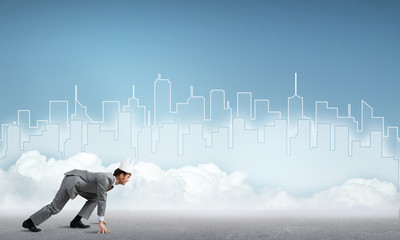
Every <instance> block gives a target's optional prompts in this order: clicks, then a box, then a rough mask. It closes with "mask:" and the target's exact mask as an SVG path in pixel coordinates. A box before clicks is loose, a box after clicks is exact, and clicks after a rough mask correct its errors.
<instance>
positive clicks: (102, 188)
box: [97, 178, 110, 234]
mask: <svg viewBox="0 0 400 240" xmlns="http://www.w3.org/2000/svg"><path fill="white" fill-rule="evenodd" d="M108 185H109V184H108V179H107V178H100V179H99V180H98V182H97V215H98V216H99V232H98V233H102V234H104V233H110V231H109V230H108V229H107V228H106V226H105V223H106V222H105V221H104V215H105V212H106V205H107V189H106V188H107V186H108Z"/></svg>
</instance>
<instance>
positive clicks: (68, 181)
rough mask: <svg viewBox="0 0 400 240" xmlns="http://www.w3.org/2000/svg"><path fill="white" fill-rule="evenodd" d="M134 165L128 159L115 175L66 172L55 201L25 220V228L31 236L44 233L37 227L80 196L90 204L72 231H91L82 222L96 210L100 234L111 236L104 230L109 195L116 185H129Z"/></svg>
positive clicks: (76, 218) (73, 223) (23, 224)
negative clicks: (33, 233) (78, 229)
mask: <svg viewBox="0 0 400 240" xmlns="http://www.w3.org/2000/svg"><path fill="white" fill-rule="evenodd" d="M132 165H133V164H130V163H129V159H127V160H125V161H122V162H121V164H120V166H119V168H117V169H115V171H114V173H113V174H112V173H105V172H89V171H86V170H76V169H75V170H72V171H69V172H66V173H65V177H64V179H63V181H62V183H61V186H60V189H59V190H58V192H57V194H56V196H55V197H54V199H53V201H52V202H51V203H50V204H48V205H46V206H44V207H43V208H42V209H40V210H39V211H37V212H36V213H34V214H33V215H31V216H30V218H28V219H27V220H25V221H24V222H23V223H22V227H24V228H27V229H29V230H30V231H32V232H40V231H41V229H39V228H37V227H36V226H39V225H40V224H41V223H43V222H44V221H46V220H47V219H49V218H50V217H51V216H52V215H55V214H57V213H59V212H60V211H61V210H62V209H63V207H64V206H65V204H66V203H67V202H68V200H70V199H74V198H76V196H77V195H80V196H82V197H84V198H85V199H86V200H87V201H86V203H85V204H84V205H83V207H82V209H81V210H80V211H79V213H78V214H77V215H76V217H75V218H74V219H73V220H72V221H71V223H70V227H71V228H88V227H90V226H89V225H85V224H83V223H82V221H81V219H82V218H85V219H86V220H88V219H89V217H90V215H91V214H92V212H93V211H94V209H95V208H96V206H97V215H98V220H99V231H98V233H103V234H104V233H110V231H109V230H108V229H107V228H106V226H105V224H107V223H106V221H105V220H104V215H105V212H106V204H107V192H108V191H110V190H111V189H113V188H114V186H115V185H120V184H121V185H125V184H126V183H127V182H129V178H130V176H131V175H132Z"/></svg>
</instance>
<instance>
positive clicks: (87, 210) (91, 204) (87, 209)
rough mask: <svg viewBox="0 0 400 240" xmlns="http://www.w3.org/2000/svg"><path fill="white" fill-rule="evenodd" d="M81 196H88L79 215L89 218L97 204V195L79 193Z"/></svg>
mask: <svg viewBox="0 0 400 240" xmlns="http://www.w3.org/2000/svg"><path fill="white" fill-rule="evenodd" d="M79 195H80V196H82V197H84V198H86V200H87V201H86V203H85V205H83V207H82V209H81V210H80V211H79V213H78V216H81V217H83V218H84V219H86V220H89V218H90V215H92V213H93V211H94V209H95V208H96V206H97V195H95V194H91V193H82V192H80V193H79Z"/></svg>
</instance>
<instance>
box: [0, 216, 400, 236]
mask: <svg viewBox="0 0 400 240" xmlns="http://www.w3.org/2000/svg"><path fill="white" fill-rule="evenodd" d="M30 214H31V212H28V213H21V212H19V213H14V214H12V213H10V212H7V213H4V212H3V213H1V214H0V226H1V228H0V239H1V240H8V239H13V240H15V239H38V240H47V239H49V240H53V239H74V240H78V239H79V240H80V239H119V240H120V239H138V240H139V239H143V240H144V239H146V240H152V239H154V240H156V239H171V240H172V239H173V240H177V239H190V240H196V239H229V240H232V239H251V240H257V239H285V240H286V239H307V240H310V239H332V240H333V239H346V240H347V239H374V240H376V239H396V240H398V239H400V222H399V220H398V219H397V215H395V214H393V215H385V216H374V215H355V216H342V215H340V214H339V215H336V216H330V217H327V216H325V215H324V214H319V215H315V216H311V215H307V214H306V213H304V212H303V213H295V212H291V213H271V212H253V213H251V212H248V213H243V212H242V213H232V212H231V213H205V212H184V211H180V212H165V211H143V212H139V211H130V212H123V211H108V212H107V221H108V223H109V224H108V228H109V230H110V231H111V234H108V235H101V234H97V231H98V225H97V221H96V216H95V214H94V215H93V216H92V217H91V219H90V220H89V221H86V220H84V223H85V224H90V225H91V227H90V228H88V229H71V228H69V222H70V220H71V219H72V218H73V217H74V216H75V214H76V213H75V212H72V211H63V212H61V213H59V214H58V215H56V216H53V217H51V218H50V219H49V220H48V221H46V222H44V223H43V224H42V225H40V226H39V228H41V229H42V231H41V232H39V233H32V232H30V231H28V230H25V229H23V228H22V227H21V224H22V222H23V221H24V220H25V219H26V218H27V216H29V215H30Z"/></svg>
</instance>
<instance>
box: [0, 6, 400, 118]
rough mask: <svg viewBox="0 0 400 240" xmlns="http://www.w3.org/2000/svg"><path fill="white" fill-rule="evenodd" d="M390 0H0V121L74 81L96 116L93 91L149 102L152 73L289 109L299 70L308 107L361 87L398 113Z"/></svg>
mask: <svg viewBox="0 0 400 240" xmlns="http://www.w3.org/2000/svg"><path fill="white" fill-rule="evenodd" d="M399 12H400V2H399V1H41V0H38V1H7V0H2V1H1V2H0V32H1V38H0V81H1V88H0V89H1V94H0V102H1V104H0V122H1V123H6V122H11V121H13V120H16V115H17V109H31V110H32V118H33V120H36V119H46V118H47V114H48V101H49V100H69V101H70V104H71V106H72V105H73V102H72V101H73V97H74V95H73V94H74V85H75V84H77V85H78V88H79V98H80V100H81V102H82V103H83V104H85V105H87V106H88V108H89V114H91V115H92V116H93V117H94V118H95V119H96V118H97V119H99V117H100V116H101V114H100V109H101V101H102V100H120V101H121V102H122V103H123V104H125V103H126V101H127V99H128V98H129V97H131V86H132V84H135V86H136V96H137V97H138V98H140V99H141V101H142V103H143V104H145V105H147V106H148V107H149V108H151V107H152V99H153V92H152V91H153V81H154V80H155V78H156V77H157V74H158V73H161V74H162V76H163V77H165V78H169V79H170V80H171V81H172V84H173V85H172V87H173V89H172V94H173V99H172V100H173V102H183V101H185V99H186V98H187V97H188V96H189V86H191V85H193V86H194V93H195V95H203V96H206V97H207V96H208V94H209V91H210V90H211V89H225V91H226V92H227V97H228V100H230V101H231V102H232V103H234V102H236V99H235V97H236V92H237V91H252V92H253V93H254V97H255V98H268V99H270V100H271V103H270V106H271V109H272V110H281V111H283V112H285V111H286V103H287V97H288V96H291V95H293V91H294V86H293V78H294V72H298V79H299V95H301V96H303V97H304V104H305V107H306V113H307V114H308V115H311V114H313V109H314V101H316V100H328V101H329V102H330V104H331V105H332V106H337V107H339V108H340V113H341V114H346V113H347V109H346V108H347V104H349V103H350V104H352V105H353V112H354V113H355V114H359V108H360V101H361V100H362V99H363V100H365V101H366V102H367V103H369V104H370V105H371V106H372V107H374V108H375V114H376V115H378V116H384V117H385V122H386V123H387V124H388V125H400V111H399V110H398V109H399V108H398V106H399V105H400V100H399V98H398V91H399V90H398V89H399V87H400V83H399V80H400V79H399V74H398V69H399V67H400V58H399V56H400V44H399V42H400V28H399V23H400V15H399V14H398V13H399Z"/></svg>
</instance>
